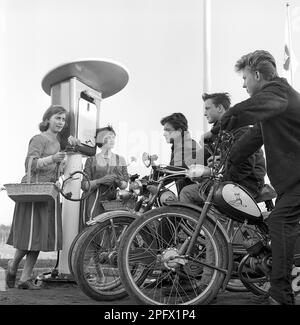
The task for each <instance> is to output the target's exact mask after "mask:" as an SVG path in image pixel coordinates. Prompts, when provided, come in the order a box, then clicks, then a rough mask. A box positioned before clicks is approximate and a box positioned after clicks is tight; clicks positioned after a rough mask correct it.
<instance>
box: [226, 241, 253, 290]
mask: <svg viewBox="0 0 300 325" xmlns="http://www.w3.org/2000/svg"><path fill="white" fill-rule="evenodd" d="M246 254H247V251H246V250H245V249H244V248H243V247H241V246H240V245H237V244H234V245H233V270H232V275H231V278H230V280H229V281H228V283H227V286H226V290H227V291H230V292H247V291H249V290H248V289H247V288H246V287H245V286H244V284H243V282H242V281H241V280H240V278H239V275H238V267H239V264H240V262H241V260H242V259H243V258H244V256H245V255H246Z"/></svg>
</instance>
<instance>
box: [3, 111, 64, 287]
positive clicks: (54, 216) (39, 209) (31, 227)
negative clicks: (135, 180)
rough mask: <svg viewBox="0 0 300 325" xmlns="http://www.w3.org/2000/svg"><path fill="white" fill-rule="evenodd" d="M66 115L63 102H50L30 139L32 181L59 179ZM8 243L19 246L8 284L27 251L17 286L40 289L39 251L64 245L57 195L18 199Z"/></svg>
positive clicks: (13, 260)
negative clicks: (37, 278)
mask: <svg viewBox="0 0 300 325" xmlns="http://www.w3.org/2000/svg"><path fill="white" fill-rule="evenodd" d="M66 115H67V112H66V110H65V109H64V108H63V107H62V106H59V105H52V106H50V107H49V108H48V109H47V110H46V112H45V114H44V116H43V120H42V122H41V123H40V125H39V129H40V131H41V133H40V134H38V135H35V136H34V137H33V138H32V139H31V140H30V142H29V147H28V153H27V157H26V160H25V168H26V173H28V171H27V169H28V165H29V166H30V167H31V178H30V182H31V183H35V182H39V183H44V182H56V180H57V179H56V178H57V168H58V165H57V164H58V163H60V162H62V160H63V159H64V157H65V153H64V152H61V151H60V150H61V148H60V142H59V133H60V132H61V131H62V129H63V128H64V127H65V124H66ZM26 181H27V174H26V175H25V176H24V177H23V179H22V182H24V183H25V182H26ZM7 244H9V245H12V246H13V247H14V248H16V251H15V255H14V258H13V259H12V260H10V261H9V262H8V269H7V276H6V282H7V286H8V287H9V288H13V287H14V286H15V280H16V274H17V270H18V266H19V263H20V262H21V260H22V259H23V257H24V256H25V255H26V260H25V263H24V268H23V272H22V274H21V277H20V280H19V283H18V288H20V289H39V288H40V287H38V286H35V285H34V283H33V282H32V278H31V276H32V271H33V268H34V265H35V263H36V261H37V258H38V255H39V252H40V251H44V252H49V251H57V250H61V249H62V221H61V208H60V204H59V200H58V198H57V200H53V201H49V202H26V203H16V205H15V210H14V216H13V222H12V227H11V231H10V234H9V237H8V241H7Z"/></svg>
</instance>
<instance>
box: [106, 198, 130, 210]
mask: <svg viewBox="0 0 300 325" xmlns="http://www.w3.org/2000/svg"><path fill="white" fill-rule="evenodd" d="M101 204H102V205H103V208H104V210H105V211H113V210H120V209H127V206H126V203H124V202H123V201H120V200H112V201H101Z"/></svg>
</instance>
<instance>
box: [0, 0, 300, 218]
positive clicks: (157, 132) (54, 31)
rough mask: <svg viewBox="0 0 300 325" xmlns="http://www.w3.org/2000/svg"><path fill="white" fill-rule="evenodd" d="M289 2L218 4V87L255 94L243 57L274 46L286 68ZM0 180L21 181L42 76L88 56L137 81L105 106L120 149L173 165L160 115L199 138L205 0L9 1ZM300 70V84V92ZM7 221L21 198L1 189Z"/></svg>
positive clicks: (214, 68) (1, 84)
mask: <svg viewBox="0 0 300 325" xmlns="http://www.w3.org/2000/svg"><path fill="white" fill-rule="evenodd" d="M289 3H290V17H291V31H292V44H293V50H294V53H295V57H296V58H297V59H298V60H299V62H300V44H299V42H298V44H297V42H296V40H297V39H299V36H300V0H291V1H289ZM285 13H286V11H285V1H282V0H251V1H248V0H211V89H210V90H211V92H225V91H226V92H229V93H230V94H231V98H232V104H235V103H237V102H239V101H242V100H244V99H246V98H247V97H248V95H247V93H246V92H245V90H244V89H242V78H241V77H240V76H239V75H238V74H236V73H235V72H234V68H233V67H234V64H235V62H236V61H237V60H238V59H239V58H240V57H241V56H242V55H244V54H246V53H248V52H251V51H254V50H256V49H265V50H268V51H269V52H271V53H272V54H273V55H274V57H275V59H276V61H277V65H278V71H279V74H281V72H282V64H283V48H284V24H285ZM0 45H1V51H0V71H1V73H0V111H1V124H2V125H1V128H0V138H1V139H2V144H1V161H0V186H2V185H3V184H5V183H14V182H16V183H17V182H20V180H21V178H22V177H23V175H24V173H25V170H24V161H25V156H26V153H27V149H28V143H29V140H30V138H31V137H32V136H33V135H35V134H38V133H39V130H38V124H39V122H40V121H41V118H42V115H43V113H44V111H45V110H46V109H47V108H48V107H49V106H50V104H51V98H50V97H49V96H48V95H47V94H46V93H45V92H44V91H43V90H42V87H41V81H42V79H43V77H44V76H45V75H46V73H47V72H49V71H50V70H51V69H53V68H54V67H56V66H58V65H60V64H63V63H67V62H70V61H74V60H78V59H87V58H99V59H108V60H112V61H114V62H119V63H120V64H121V65H122V66H124V67H126V69H127V70H128V71H129V82H128V84H127V85H126V87H125V88H124V89H122V90H121V91H120V92H119V93H117V94H115V95H113V96H111V97H108V98H106V99H104V100H103V101H102V103H101V112H100V126H106V125H107V124H108V123H109V124H112V125H113V127H114V129H115V130H116V132H117V143H116V147H115V152H117V153H119V154H120V155H122V156H124V157H125V159H126V160H127V161H129V160H130V157H132V156H135V157H137V159H138V161H137V162H136V163H135V165H132V166H130V167H129V171H130V172H138V173H140V174H141V175H142V176H144V175H145V174H147V173H148V172H149V170H147V169H146V168H145V167H143V166H142V163H141V155H142V153H143V152H144V151H146V152H150V153H152V154H154V153H156V154H158V156H159V161H158V162H160V163H164V164H167V163H168V162H169V158H170V146H169V145H168V144H166V143H165V140H164V138H163V131H162V126H161V124H160V120H161V118H162V117H164V116H166V115H169V114H171V113H173V112H182V113H183V114H185V116H186V117H187V119H188V121H189V128H190V131H191V133H192V136H193V137H194V138H195V139H196V140H199V139H200V136H201V134H202V133H203V131H204V129H205V127H206V124H205V123H204V118H203V101H202V98H201V96H202V93H203V62H204V56H203V47H204V42H203V1H202V0H188V1H186V0H126V1H124V0H84V1H82V0H26V1H24V0H0ZM299 70H300V68H299V69H297V70H296V71H295V75H294V87H295V88H296V89H297V90H300V72H299ZM0 206H1V213H0V224H10V223H11V221H12V216H13V207H14V204H13V201H12V200H10V199H9V198H8V197H7V195H6V192H5V191H2V192H0Z"/></svg>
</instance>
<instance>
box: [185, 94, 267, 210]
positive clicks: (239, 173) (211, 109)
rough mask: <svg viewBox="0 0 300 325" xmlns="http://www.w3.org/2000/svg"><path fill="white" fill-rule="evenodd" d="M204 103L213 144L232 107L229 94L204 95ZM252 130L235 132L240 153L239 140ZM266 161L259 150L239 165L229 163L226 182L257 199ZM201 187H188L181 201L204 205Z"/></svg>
mask: <svg viewBox="0 0 300 325" xmlns="http://www.w3.org/2000/svg"><path fill="white" fill-rule="evenodd" d="M202 99H203V101H204V104H205V107H204V116H206V118H207V120H208V123H210V124H213V127H212V129H211V131H210V133H206V137H205V138H206V139H204V140H207V139H208V138H209V139H210V141H211V142H213V141H214V140H215V139H216V136H217V134H218V131H219V128H220V125H219V123H220V120H221V118H222V116H223V115H224V114H225V112H226V111H227V110H228V109H229V107H230V97H229V94H228V93H215V94H203V96H202ZM249 129H250V127H248V126H245V127H242V128H239V129H236V130H234V132H233V135H234V137H235V144H234V145H233V146H238V147H239V151H240V150H243V147H241V146H240V145H239V139H240V138H241V137H242V136H243V135H244V134H245V133H246V132H247V131H248V130H249ZM265 174H266V172H265V159H264V156H263V152H262V149H260V148H259V149H257V151H256V152H255V153H253V154H252V155H251V156H249V157H247V159H245V160H244V161H241V162H239V163H237V164H236V163H232V162H228V164H227V166H226V170H225V173H224V177H223V179H224V180H228V181H233V182H235V183H238V184H239V185H241V186H243V187H245V188H246V189H247V190H248V191H249V192H250V193H251V194H252V196H253V197H254V198H255V197H257V196H258V194H259V193H260V191H261V189H262V187H263V185H264V176H265ZM198 189H199V185H198V184H193V185H189V186H186V187H185V188H184V189H183V190H182V191H181V193H180V201H181V202H185V203H193V204H196V205H199V204H203V202H202V199H201V198H200V196H199V194H198V192H199V191H198Z"/></svg>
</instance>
